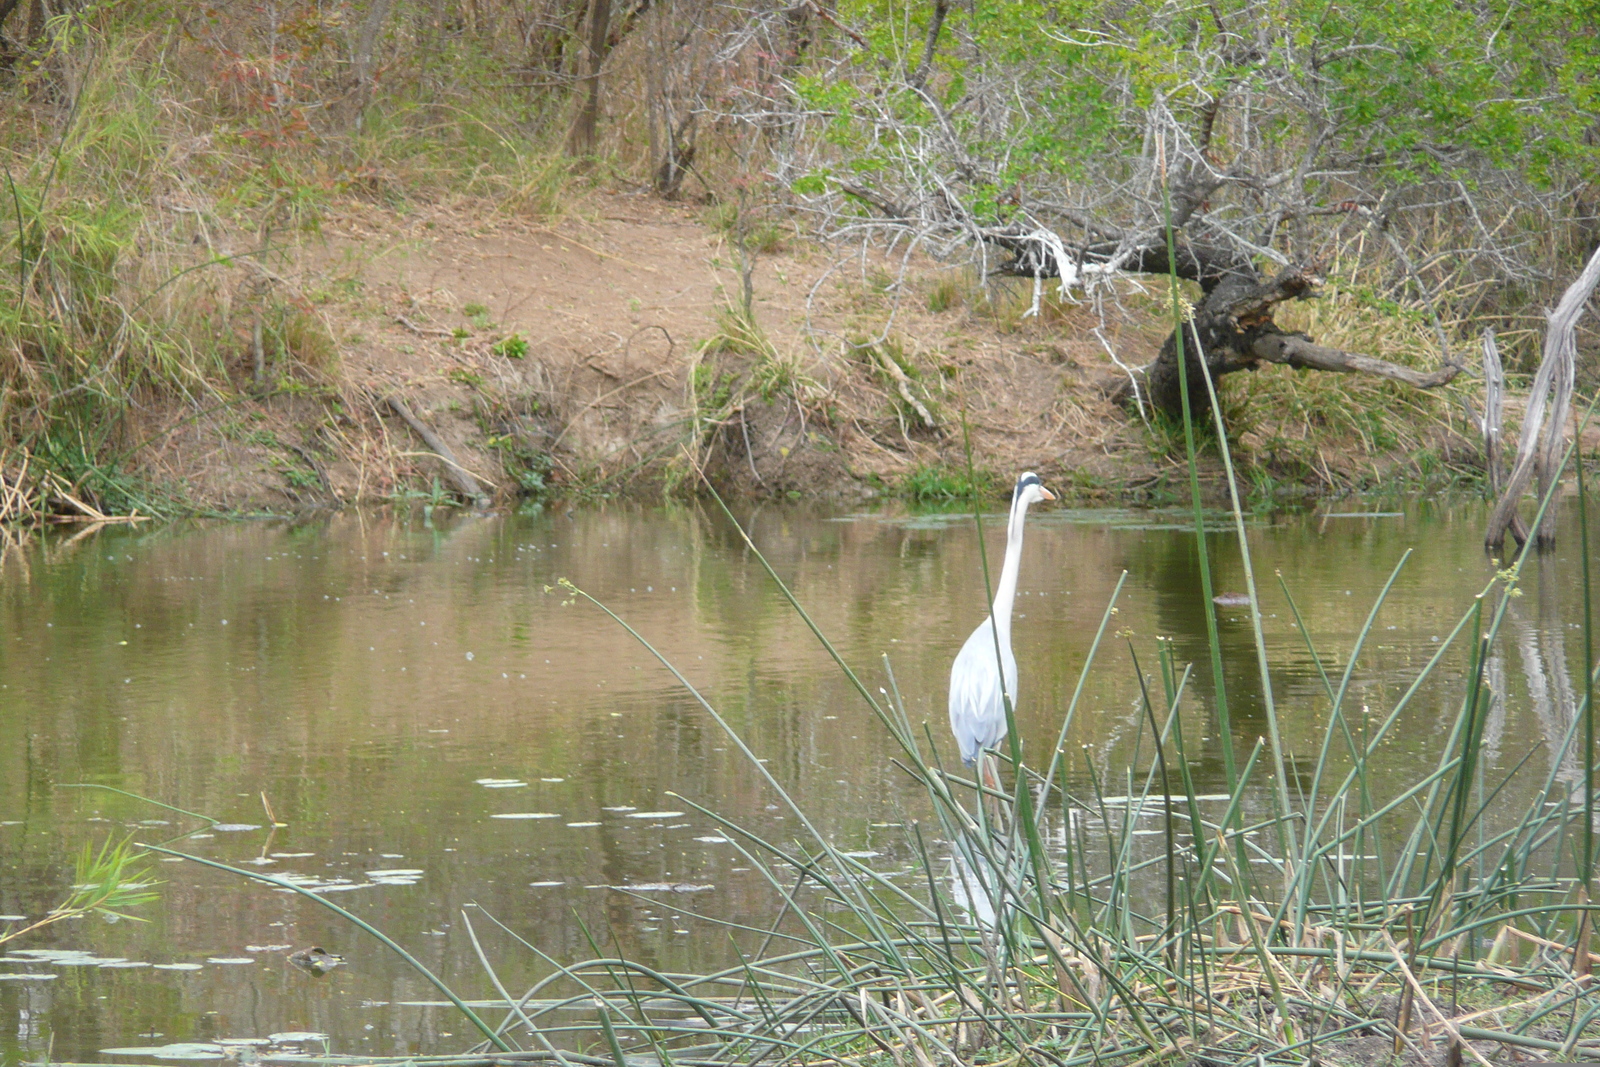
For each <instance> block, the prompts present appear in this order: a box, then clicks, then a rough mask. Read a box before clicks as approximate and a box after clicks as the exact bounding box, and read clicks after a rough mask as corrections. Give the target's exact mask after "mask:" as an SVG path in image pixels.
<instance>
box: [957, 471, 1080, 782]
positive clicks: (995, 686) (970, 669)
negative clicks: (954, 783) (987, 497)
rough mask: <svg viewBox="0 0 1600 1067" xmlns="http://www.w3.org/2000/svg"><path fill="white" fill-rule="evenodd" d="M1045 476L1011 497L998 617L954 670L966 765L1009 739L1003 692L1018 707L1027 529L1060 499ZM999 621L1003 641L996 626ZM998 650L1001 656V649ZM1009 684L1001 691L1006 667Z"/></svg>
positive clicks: (1031, 477) (979, 632)
mask: <svg viewBox="0 0 1600 1067" xmlns="http://www.w3.org/2000/svg"><path fill="white" fill-rule="evenodd" d="M1054 499H1055V494H1053V493H1051V492H1050V490H1048V489H1046V488H1045V487H1044V485H1043V484H1042V483H1041V482H1040V481H1039V476H1038V475H1037V474H1034V473H1033V472H1032V471H1028V472H1026V473H1025V474H1023V475H1022V477H1020V478H1018V479H1017V487H1016V489H1015V491H1013V492H1012V494H1011V516H1010V518H1009V520H1008V521H1007V523H1006V557H1005V562H1004V563H1003V564H1002V565H1001V567H1000V582H999V584H998V585H996V586H995V590H994V613H993V614H992V615H990V616H989V618H987V619H984V620H983V622H982V623H980V624H979V626H978V628H977V629H976V630H974V631H972V636H971V637H968V638H967V641H966V644H964V645H962V646H961V651H960V652H959V653H957V654H956V661H955V663H953V664H951V666H950V729H951V731H952V732H953V733H954V734H955V735H956V742H957V743H958V744H959V745H960V746H961V762H963V763H965V764H967V765H968V766H971V765H972V764H974V763H976V762H977V761H978V756H979V754H980V753H981V752H983V751H984V750H985V749H992V748H995V747H997V746H998V745H999V744H1000V742H1001V741H1002V740H1004V739H1005V736H1006V707H1005V699H1004V695H1003V693H1008V694H1010V697H1011V706H1012V708H1013V709H1015V708H1016V704H1017V657H1016V656H1014V655H1013V654H1012V652H1011V607H1012V605H1013V603H1015V601H1016V599H1017V572H1018V570H1019V569H1020V568H1021V565H1022V527H1023V524H1024V522H1025V521H1026V520H1027V516H1028V506H1029V505H1030V504H1033V503H1035V502H1037V501H1041V500H1054ZM997 620H998V622H999V641H998V642H996V640H995V624H996V621H997ZM997 646H998V656H997V655H996V649H997ZM1002 666H1003V667H1004V671H1005V674H1004V677H1005V685H1004V690H1003V692H1002V688H1001V681H1000V679H1001V668H1002Z"/></svg>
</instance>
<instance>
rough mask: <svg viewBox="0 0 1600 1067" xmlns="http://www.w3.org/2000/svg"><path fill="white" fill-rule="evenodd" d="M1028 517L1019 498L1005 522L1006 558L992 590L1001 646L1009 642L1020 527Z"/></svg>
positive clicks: (1018, 566)
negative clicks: (997, 581) (1007, 520)
mask: <svg viewBox="0 0 1600 1067" xmlns="http://www.w3.org/2000/svg"><path fill="white" fill-rule="evenodd" d="M1027 517H1028V502H1027V501H1026V500H1025V499H1022V498H1019V499H1017V501H1016V502H1015V503H1013V504H1012V505H1011V519H1010V521H1009V522H1007V523H1006V560H1005V562H1004V563H1003V564H1001V566H1000V584H999V585H997V586H995V590H994V626H995V631H996V632H997V633H998V634H999V637H1000V643H1001V645H1002V647H1009V645H1010V644H1011V607H1012V605H1013V604H1014V603H1016V599H1017V574H1018V572H1019V571H1021V569H1022V527H1023V524H1024V522H1025V521H1026V519H1027Z"/></svg>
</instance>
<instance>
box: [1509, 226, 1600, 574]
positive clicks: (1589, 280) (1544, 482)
mask: <svg viewBox="0 0 1600 1067" xmlns="http://www.w3.org/2000/svg"><path fill="white" fill-rule="evenodd" d="M1597 283H1600V249H1596V250H1595V252H1594V254H1593V255H1592V256H1590V257H1589V262H1588V264H1587V265H1586V266H1585V267H1584V268H1583V273H1582V274H1580V275H1578V280H1577V281H1575V282H1573V283H1572V284H1571V285H1569V286H1567V291H1566V292H1565V293H1563V294H1562V295H1561V302H1560V303H1558V304H1557V305H1556V309H1555V311H1553V312H1551V313H1550V324H1549V326H1548V327H1547V328H1546V329H1545V334H1544V359H1543V360H1542V361H1541V362H1540V363H1539V373H1538V374H1536V375H1534V379H1533V387H1532V388H1531V389H1529V390H1528V408H1527V411H1526V412H1525V413H1524V414H1523V416H1522V434H1521V436H1520V437H1519V438H1518V439H1517V459H1516V463H1515V464H1514V465H1513V466H1512V468H1511V475H1510V477H1509V478H1507V479H1506V487H1505V492H1504V493H1502V494H1501V495H1500V500H1499V501H1498V502H1497V503H1496V504H1495V506H1494V512H1493V513H1492V514H1491V515H1490V516H1489V529H1488V531H1487V532H1486V533H1485V534H1484V537H1483V543H1484V544H1485V545H1486V546H1488V548H1489V549H1490V550H1491V551H1495V550H1498V549H1499V548H1500V546H1501V545H1503V544H1504V543H1505V539H1506V532H1507V531H1508V530H1510V531H1511V533H1512V535H1513V536H1516V534H1517V531H1516V530H1515V529H1514V528H1513V527H1512V523H1513V521H1514V520H1515V519H1516V517H1517V504H1518V503H1520V502H1521V500H1522V495H1523V494H1524V493H1526V492H1527V491H1528V486H1529V483H1530V482H1532V481H1533V478H1534V476H1535V474H1537V476H1538V479H1539V498H1540V499H1541V500H1543V499H1544V498H1545V496H1546V495H1553V493H1554V490H1555V486H1556V482H1557V480H1558V479H1559V478H1560V476H1561V460H1562V453H1563V443H1564V436H1565V435H1564V430H1565V428H1566V422H1567V415H1568V413H1569V411H1570V410H1571V403H1572V388H1573V375H1574V369H1575V365H1576V362H1577V342H1576V339H1575V334H1576V327H1577V323H1578V316H1580V315H1582V314H1583V308H1584V305H1585V304H1586V303H1588V301H1589V296H1590V294H1591V293H1593V292H1594V289H1595V285H1596V284H1597ZM1546 407H1548V408H1549V414H1550V417H1549V420H1548V421H1546V418H1545V410H1546ZM1555 510H1556V509H1555V507H1554V501H1553V500H1552V502H1551V505H1550V506H1547V507H1546V508H1545V513H1544V518H1543V519H1542V520H1540V522H1539V529H1538V531H1537V532H1536V534H1535V536H1536V538H1537V541H1538V543H1539V544H1540V545H1541V546H1549V545H1551V544H1554V543H1555V533H1556V531H1555ZM1526 539H1527V535H1526V534H1523V535H1522V536H1521V537H1518V540H1519V541H1526Z"/></svg>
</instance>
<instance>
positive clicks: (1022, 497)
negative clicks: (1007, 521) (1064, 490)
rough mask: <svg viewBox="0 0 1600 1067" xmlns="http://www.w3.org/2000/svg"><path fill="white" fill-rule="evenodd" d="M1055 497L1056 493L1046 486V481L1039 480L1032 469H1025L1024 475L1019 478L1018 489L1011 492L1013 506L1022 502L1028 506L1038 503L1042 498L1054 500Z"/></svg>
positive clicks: (1024, 505)
mask: <svg viewBox="0 0 1600 1067" xmlns="http://www.w3.org/2000/svg"><path fill="white" fill-rule="evenodd" d="M1055 498H1056V495H1055V494H1054V493H1052V492H1051V491H1050V490H1048V489H1046V488H1045V487H1044V483H1043V482H1041V481H1040V480H1039V476H1038V475H1037V474H1035V473H1033V472H1032V471H1024V472H1023V474H1022V477H1020V478H1018V479H1017V488H1016V490H1015V491H1013V492H1012V494H1011V506H1012V507H1013V508H1015V507H1016V506H1017V505H1019V504H1020V505H1022V506H1023V507H1027V506H1028V505H1029V504H1037V503H1039V502H1040V501H1041V500H1054V499H1055Z"/></svg>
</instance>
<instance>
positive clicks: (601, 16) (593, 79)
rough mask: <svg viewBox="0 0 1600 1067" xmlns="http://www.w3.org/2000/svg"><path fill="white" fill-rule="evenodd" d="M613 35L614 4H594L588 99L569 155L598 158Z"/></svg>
mask: <svg viewBox="0 0 1600 1067" xmlns="http://www.w3.org/2000/svg"><path fill="white" fill-rule="evenodd" d="M610 31H611V0H590V3H589V43H588V48H587V49H586V52H587V56H588V69H587V70H586V71H585V72H584V82H585V83H586V84H585V90H584V98H583V103H582V104H580V105H579V107H578V113H577V114H576V115H574V116H573V117H572V128H571V129H570V130H569V131H568V133H567V154H568V155H573V156H589V155H593V154H594V147H595V140H596V132H597V127H598V126H599V123H600V68H601V66H602V65H603V64H604V63H605V61H606V38H607V35H608V34H609V33H610Z"/></svg>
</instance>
